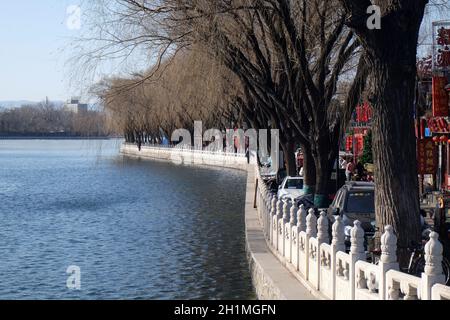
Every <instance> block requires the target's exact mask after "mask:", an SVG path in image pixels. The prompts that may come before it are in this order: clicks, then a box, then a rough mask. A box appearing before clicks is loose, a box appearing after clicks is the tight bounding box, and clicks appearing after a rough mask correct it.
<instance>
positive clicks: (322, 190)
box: [313, 136, 331, 208]
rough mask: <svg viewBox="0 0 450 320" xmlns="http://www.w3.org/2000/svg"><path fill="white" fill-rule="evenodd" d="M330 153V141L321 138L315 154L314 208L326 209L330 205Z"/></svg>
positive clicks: (317, 143)
mask: <svg viewBox="0 0 450 320" xmlns="http://www.w3.org/2000/svg"><path fill="white" fill-rule="evenodd" d="M330 152H331V144H330V141H329V139H328V138H327V137H325V136H322V137H319V139H318V140H317V141H316V146H315V150H314V152H313V155H314V163H315V167H316V168H315V169H316V193H315V196H314V206H315V207H316V208H326V207H328V205H329V199H328V197H329V183H330V176H331V170H330V169H331V166H330V161H329V157H330Z"/></svg>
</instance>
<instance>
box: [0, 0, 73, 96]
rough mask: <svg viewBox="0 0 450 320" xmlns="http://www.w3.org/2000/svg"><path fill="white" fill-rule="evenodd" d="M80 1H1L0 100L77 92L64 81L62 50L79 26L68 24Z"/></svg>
mask: <svg viewBox="0 0 450 320" xmlns="http://www.w3.org/2000/svg"><path fill="white" fill-rule="evenodd" d="M77 2H78V1H77V0H21V1H1V4H0V41H1V42H0V43H1V47H0V48H1V49H0V100H20V99H26V100H36V101H38V100H42V99H44V98H45V97H46V96H49V98H50V99H53V100H66V99H67V98H69V97H70V96H71V95H76V92H72V90H70V88H69V87H68V81H65V60H66V57H65V56H66V55H64V54H62V53H61V52H60V50H61V49H63V48H64V47H65V46H66V45H67V44H68V43H69V41H70V40H69V38H70V37H74V36H76V35H77V32H78V31H77V30H76V29H73V30H71V29H69V28H68V27H67V24H66V20H67V16H68V15H67V13H66V12H67V8H68V7H69V6H70V5H76V4H77Z"/></svg>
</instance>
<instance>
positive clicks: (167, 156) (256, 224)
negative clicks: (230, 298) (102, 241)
mask: <svg viewBox="0 0 450 320" xmlns="http://www.w3.org/2000/svg"><path fill="white" fill-rule="evenodd" d="M120 151H121V153H122V154H123V155H126V156H131V157H137V158H141V159H152V160H160V161H170V162H174V163H177V164H184V165H195V166H210V167H211V166H214V167H224V168H232V169H237V170H242V171H246V172H247V192H246V201H245V230H246V245H247V254H248V259H249V265H250V270H251V273H252V278H253V285H254V287H255V291H256V294H257V296H258V298H259V299H260V300H313V299H320V296H318V295H316V294H315V292H314V290H308V289H306V287H304V286H303V285H302V284H301V283H300V282H299V280H298V279H297V278H296V277H295V276H294V275H293V274H292V273H291V272H290V271H289V270H288V269H287V268H286V267H285V266H283V264H282V263H281V262H280V260H279V259H277V257H276V256H275V255H274V253H273V252H272V250H271V249H270V248H269V246H268V245H267V242H266V239H265V237H264V232H263V227H262V225H261V221H260V219H259V217H258V212H257V210H256V209H255V190H256V177H255V167H254V165H249V164H248V163H247V158H245V157H244V156H236V155H227V154H225V155H217V154H213V153H208V152H195V151H190V150H186V151H183V150H177V149H171V148H158V147H142V149H141V151H139V150H138V148H137V147H136V146H135V145H130V144H124V145H123V146H122V147H121V150H120ZM313 294H314V295H313ZM317 297H319V298H317Z"/></svg>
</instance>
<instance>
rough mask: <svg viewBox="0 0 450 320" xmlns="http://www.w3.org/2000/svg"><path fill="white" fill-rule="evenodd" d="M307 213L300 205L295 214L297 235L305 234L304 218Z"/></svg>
mask: <svg viewBox="0 0 450 320" xmlns="http://www.w3.org/2000/svg"><path fill="white" fill-rule="evenodd" d="M307 215H308V214H307V212H306V210H305V206H304V205H303V204H302V205H300V209H298V213H297V228H298V233H300V232H306V216H307Z"/></svg>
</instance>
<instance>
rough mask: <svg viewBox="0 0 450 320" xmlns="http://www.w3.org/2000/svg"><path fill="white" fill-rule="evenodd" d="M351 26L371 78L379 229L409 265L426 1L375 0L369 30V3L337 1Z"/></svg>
mask: <svg viewBox="0 0 450 320" xmlns="http://www.w3.org/2000/svg"><path fill="white" fill-rule="evenodd" d="M341 2H342V3H343V4H344V6H345V9H346V10H347V12H348V13H349V21H348V23H349V26H350V27H352V28H353V29H354V31H355V32H356V33H357V35H358V37H359V39H360V41H361V43H362V44H363V47H364V49H365V51H366V53H367V57H368V64H369V70H370V73H371V74H372V75H373V82H374V83H373V86H374V88H373V94H374V99H373V100H374V101H373V103H372V104H373V107H374V125H373V133H374V135H373V147H374V162H375V170H376V172H375V183H376V196H375V198H376V199H375V205H376V206H375V207H376V210H375V211H376V217H377V224H378V226H379V228H380V229H381V232H383V231H384V227H385V226H386V225H392V226H393V227H394V229H395V231H396V233H397V236H398V248H399V250H398V251H399V252H398V256H399V262H400V264H401V265H402V266H405V264H406V263H407V262H408V255H409V254H408V250H407V248H408V246H410V244H411V242H413V241H414V242H419V241H420V229H421V228H420V213H419V193H418V187H419V186H418V175H417V155H416V138H415V132H414V122H413V112H414V90H415V79H416V74H417V70H416V57H417V42H418V35H419V29H420V26H421V23H422V19H423V15H424V9H425V5H426V4H427V2H428V1H426V0H395V1H394V0H377V1H375V3H374V4H376V5H379V6H380V7H381V14H382V19H381V29H380V30H368V28H367V25H366V20H367V18H368V16H367V15H366V8H367V5H370V4H371V2H370V1H367V0H364V1H362V0H341Z"/></svg>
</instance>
